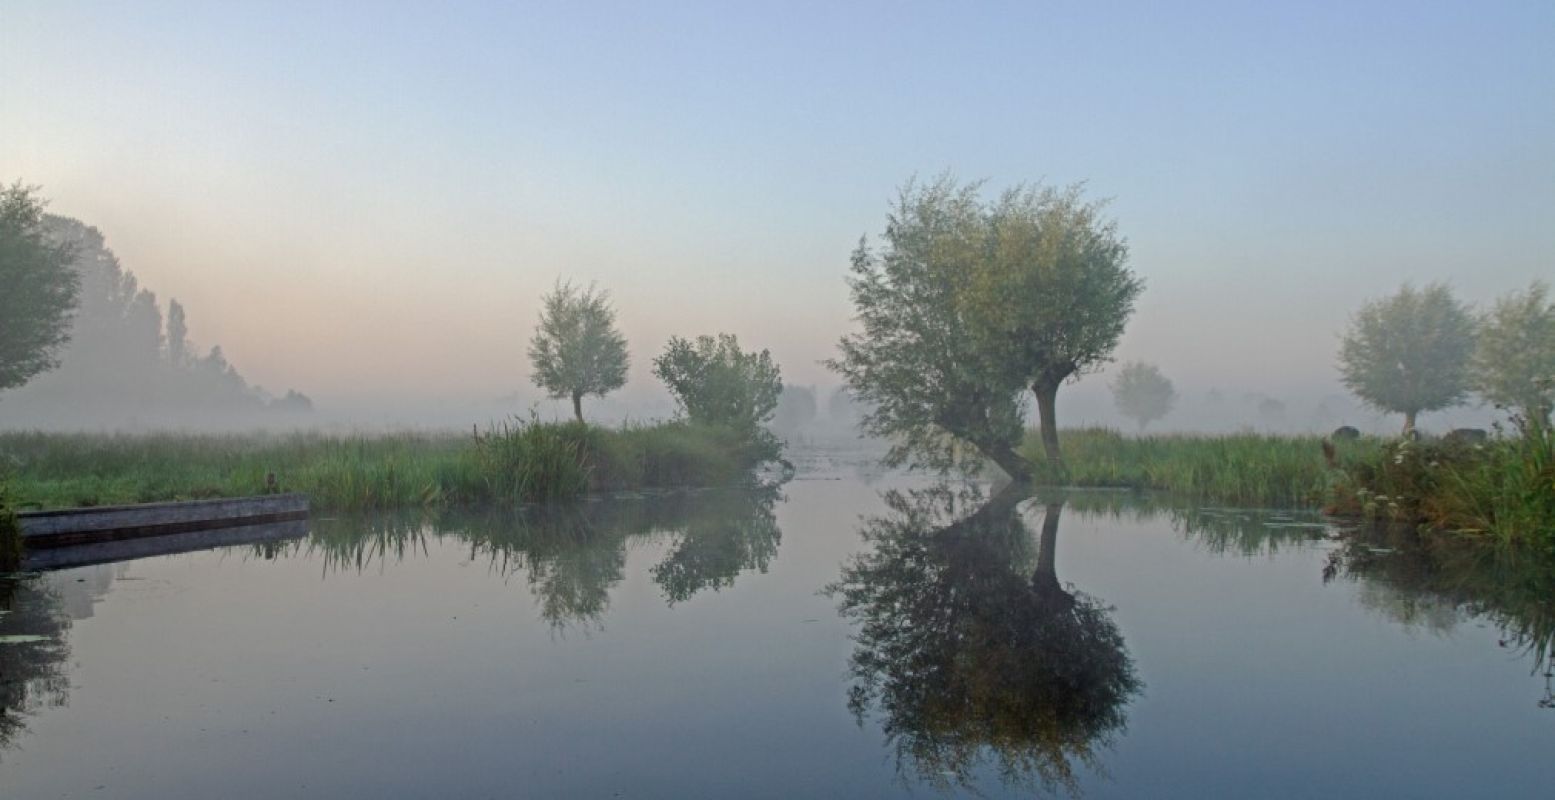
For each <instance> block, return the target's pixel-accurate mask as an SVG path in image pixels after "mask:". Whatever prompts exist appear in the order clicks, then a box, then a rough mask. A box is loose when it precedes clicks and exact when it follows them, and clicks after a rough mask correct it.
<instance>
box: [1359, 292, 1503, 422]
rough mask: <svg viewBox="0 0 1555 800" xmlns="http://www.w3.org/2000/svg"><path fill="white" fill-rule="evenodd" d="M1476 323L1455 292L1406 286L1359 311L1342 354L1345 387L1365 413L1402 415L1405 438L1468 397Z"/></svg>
mask: <svg viewBox="0 0 1555 800" xmlns="http://www.w3.org/2000/svg"><path fill="white" fill-rule="evenodd" d="M1474 347H1475V344H1474V319H1473V317H1472V316H1471V315H1470V314H1469V311H1468V309H1467V308H1466V307H1464V305H1463V304H1462V303H1459V302H1458V300H1457V298H1455V297H1453V294H1452V291H1451V290H1450V289H1448V288H1447V287H1446V286H1445V285H1442V284H1439V283H1433V284H1430V285H1428V286H1426V287H1425V288H1423V289H1416V288H1414V287H1413V286H1411V285H1409V284H1405V285H1404V286H1403V288H1401V289H1399V291H1398V293H1397V294H1394V295H1392V296H1391V297H1386V298H1382V299H1380V300H1373V301H1371V302H1369V303H1367V304H1365V305H1364V306H1362V307H1361V310H1360V311H1358V312H1356V314H1355V316H1354V318H1353V319H1352V320H1351V321H1350V328H1349V330H1348V331H1347V332H1346V333H1345V335H1344V339H1343V341H1342V342H1341V344H1340V348H1339V372H1340V376H1341V377H1342V379H1343V381H1344V384H1345V386H1347V387H1349V389H1350V391H1352V392H1354V393H1355V395H1356V396H1357V397H1359V398H1361V400H1362V401H1364V402H1365V403H1366V404H1367V405H1369V406H1371V407H1373V408H1376V409H1379V410H1381V411H1388V412H1393V413H1397V414H1403V415H1404V432H1405V433H1406V434H1407V433H1409V432H1412V431H1413V430H1414V428H1415V418H1416V417H1417V416H1418V415H1419V414H1420V413H1422V412H1426V411H1436V410H1439V409H1443V408H1450V407H1452V406H1455V405H1459V404H1461V403H1463V401H1464V400H1465V399H1467V397H1468V392H1469V388H1470V383H1469V376H1470V373H1469V359H1470V357H1471V356H1472V355H1473V353H1474Z"/></svg>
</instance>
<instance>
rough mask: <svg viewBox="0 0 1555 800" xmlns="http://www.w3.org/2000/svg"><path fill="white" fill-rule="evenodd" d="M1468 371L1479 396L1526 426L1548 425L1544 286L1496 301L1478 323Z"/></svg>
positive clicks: (1554, 323)
mask: <svg viewBox="0 0 1555 800" xmlns="http://www.w3.org/2000/svg"><path fill="white" fill-rule="evenodd" d="M1473 366H1474V379H1475V384H1476V386H1477V388H1478V390H1479V394H1480V396H1482V397H1484V398H1485V399H1486V400H1488V401H1490V402H1491V403H1495V404H1496V405H1499V406H1504V407H1506V408H1511V409H1515V410H1516V411H1517V413H1518V414H1520V415H1521V416H1522V418H1523V420H1525V421H1526V422H1532V423H1539V424H1544V425H1548V424H1549V422H1550V410H1551V407H1552V406H1555V303H1552V302H1550V301H1549V286H1548V285H1547V284H1545V283H1544V282H1542V281H1534V282H1533V284H1531V285H1530V286H1529V287H1528V288H1527V289H1526V290H1525V291H1522V292H1513V293H1511V294H1508V295H1507V296H1505V297H1502V298H1501V299H1499V300H1497V301H1496V304H1495V306H1494V307H1493V308H1491V309H1490V310H1489V311H1488V312H1486V313H1485V314H1484V315H1483V316H1482V317H1481V318H1480V325H1479V340H1478V344H1477V347H1476V349H1475V353H1474V361H1473Z"/></svg>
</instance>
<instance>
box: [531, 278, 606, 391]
mask: <svg viewBox="0 0 1555 800" xmlns="http://www.w3.org/2000/svg"><path fill="white" fill-rule="evenodd" d="M541 303H542V307H541V309H540V321H539V323H538V324H536V325H535V334H534V338H532V339H531V340H530V341H529V360H530V363H531V364H532V365H533V367H534V372H533V373H532V375H531V378H532V379H533V380H534V382H535V385H537V386H539V387H541V388H543V389H545V390H546V391H547V392H549V393H550V395H551V396H552V397H556V398H562V397H570V398H572V412H573V414H574V415H575V416H576V417H577V418H578V421H579V422H582V421H583V398H584V396H585V395H591V394H592V395H598V396H601V397H603V396H604V395H605V394H606V393H608V392H613V391H615V390H616V389H619V388H621V387H622V386H623V385H624V384H625V383H626V370H627V367H628V366H629V365H630V359H629V357H628V356H627V352H626V337H624V336H622V335H621V332H620V331H618V330H616V326H615V319H616V314H615V309H614V308H612V307H611V305H610V295H609V293H608V292H604V291H599V290H596V289H595V288H594V287H592V286H590V287H589V288H588V289H586V290H578V289H575V288H573V286H572V285H571V284H567V283H558V284H557V285H556V288H554V289H552V290H551V292H550V293H548V294H546V296H545V297H544V299H543V300H542V301H541Z"/></svg>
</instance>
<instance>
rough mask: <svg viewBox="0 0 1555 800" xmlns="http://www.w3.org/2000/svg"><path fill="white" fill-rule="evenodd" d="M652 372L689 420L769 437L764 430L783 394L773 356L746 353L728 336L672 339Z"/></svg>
mask: <svg viewBox="0 0 1555 800" xmlns="http://www.w3.org/2000/svg"><path fill="white" fill-rule="evenodd" d="M653 374H654V375H656V376H658V378H659V380H662V381H664V385H665V386H667V387H668V388H669V390H670V394H672V395H674V396H675V401H676V403H678V404H679V406H680V409H681V410H682V411H683V412H684V413H685V415H686V417H687V418H689V419H690V420H691V421H693V422H702V423H710V424H716V425H726V426H728V427H730V428H733V429H735V430H737V431H739V432H741V433H744V434H746V435H749V436H752V437H756V438H765V437H762V436H761V434H763V433H765V432H764V431H761V430H760V429H761V426H762V425H764V424H766V422H767V421H768V420H770V419H772V414H773V411H774V410H776V409H777V404H778V396H779V395H780V394H781V393H782V391H783V381H782V378H781V373H780V372H779V370H778V366H777V364H775V363H773V361H772V354H771V353H769V352H767V351H766V350H762V351H761V352H759V353H757V352H755V351H752V352H749V353H747V352H745V351H743V350H741V349H740V342H739V339H737V338H735V336H734V335H733V334H728V333H722V334H719V335H718V338H716V339H715V338H713V337H711V336H698V337H697V338H696V340H695V341H688V340H686V339H682V338H681V337H679V336H674V337H671V338H670V340H669V343H668V344H667V345H665V347H664V352H663V353H661V354H660V355H659V357H658V358H655V359H654V360H653ZM769 435H770V434H769Z"/></svg>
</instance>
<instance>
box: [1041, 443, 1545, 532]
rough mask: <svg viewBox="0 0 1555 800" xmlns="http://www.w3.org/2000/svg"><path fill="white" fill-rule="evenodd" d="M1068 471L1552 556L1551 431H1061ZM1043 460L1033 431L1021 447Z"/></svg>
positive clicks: (1096, 480) (1075, 477) (1198, 497)
mask: <svg viewBox="0 0 1555 800" xmlns="http://www.w3.org/2000/svg"><path fill="white" fill-rule="evenodd" d="M1059 439H1060V443H1061V446H1062V447H1063V452H1064V460H1065V470H1064V474H1062V475H1058V476H1048V482H1050V483H1055V484H1064V485H1069V486H1081V487H1110V488H1129V489H1138V490H1152V491H1162V492H1169V493H1171V494H1173V495H1176V496H1178V497H1182V498H1187V499H1191V500H1195V501H1199V502H1206V503H1217V504H1227V505H1244V506H1246V505H1254V506H1306V507H1311V508H1323V509H1324V510H1326V511H1328V512H1330V513H1334V514H1339V515H1346V516H1358V517H1366V518H1370V519H1374V520H1377V521H1379V522H1388V523H1406V524H1410V525H1415V526H1420V527H1425V528H1430V529H1434V530H1438V531H1448V532H1453V533H1458V534H1464V535H1469V536H1478V537H1486V538H1490V539H1494V540H1495V541H1498V542H1501V543H1506V544H1513V545H1518V546H1533V547H1537V548H1541V549H1545V550H1547V551H1549V552H1550V553H1551V554H1555V431H1552V430H1551V429H1550V428H1549V427H1547V426H1542V427H1533V428H1529V429H1527V430H1523V431H1520V432H1517V433H1512V434H1507V435H1500V436H1494V437H1491V438H1489V439H1488V440H1486V441H1483V442H1471V441H1455V440H1450V439H1428V440H1420V441H1412V440H1404V439H1394V440H1388V439H1376V438H1362V439H1358V440H1353V441H1339V442H1333V443H1331V444H1332V446H1333V451H1332V454H1331V456H1330V455H1326V454H1325V452H1324V440H1323V439H1322V438H1321V437H1317V436H1264V435H1258V434H1234V435H1223V436H1191V435H1162V436H1142V437H1132V436H1124V435H1122V434H1120V433H1117V432H1116V431H1111V430H1106V429H1099V428H1088V429H1081V430H1069V431H1061V432H1060V434H1059ZM1023 449H1024V452H1025V455H1026V456H1027V458H1030V459H1031V460H1032V461H1033V463H1038V464H1040V463H1041V462H1042V446H1041V442H1040V441H1039V440H1038V439H1037V437H1036V434H1035V433H1033V434H1030V435H1029V436H1028V437H1027V441H1026V443H1025V445H1024V448H1023Z"/></svg>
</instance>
